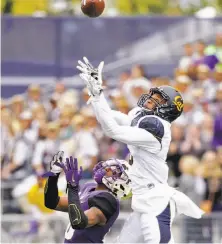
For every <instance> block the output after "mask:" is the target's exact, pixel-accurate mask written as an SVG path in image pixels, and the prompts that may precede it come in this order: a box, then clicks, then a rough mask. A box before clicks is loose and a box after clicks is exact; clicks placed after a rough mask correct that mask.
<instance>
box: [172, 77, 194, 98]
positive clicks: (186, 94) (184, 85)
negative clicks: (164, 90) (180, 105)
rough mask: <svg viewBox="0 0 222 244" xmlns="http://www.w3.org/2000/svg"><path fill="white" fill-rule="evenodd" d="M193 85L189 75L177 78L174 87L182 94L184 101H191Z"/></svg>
mask: <svg viewBox="0 0 222 244" xmlns="http://www.w3.org/2000/svg"><path fill="white" fill-rule="evenodd" d="M191 84H192V80H191V79H190V78H189V76H187V75H179V76H177V77H175V82H174V87H175V88H176V89H178V90H179V91H180V92H181V94H182V96H183V99H184V100H190V99H191V98H192V93H191Z"/></svg>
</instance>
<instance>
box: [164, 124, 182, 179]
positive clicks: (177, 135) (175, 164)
mask: <svg viewBox="0 0 222 244" xmlns="http://www.w3.org/2000/svg"><path fill="white" fill-rule="evenodd" d="M171 137H172V138H171V143H170V148H169V153H168V157H167V162H168V164H169V166H170V168H171V170H172V171H173V175H174V176H175V177H176V179H177V181H178V179H179V177H180V174H181V172H180V170H179V160H180V158H181V156H182V153H181V149H180V148H181V145H182V142H183V139H184V126H183V125H180V124H178V123H176V122H175V123H174V124H172V127H171Z"/></svg>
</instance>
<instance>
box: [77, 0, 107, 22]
mask: <svg viewBox="0 0 222 244" xmlns="http://www.w3.org/2000/svg"><path fill="white" fill-rule="evenodd" d="M104 8H105V2H104V0H82V3H81V9H82V12H83V13H84V14H85V15H87V16H89V17H90V18H96V17H98V16H100V15H101V14H102V13H103V10H104Z"/></svg>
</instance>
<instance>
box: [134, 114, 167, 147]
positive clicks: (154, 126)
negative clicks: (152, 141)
mask: <svg viewBox="0 0 222 244" xmlns="http://www.w3.org/2000/svg"><path fill="white" fill-rule="evenodd" d="M138 127H139V128H141V129H144V130H146V131H148V132H149V133H151V134H152V135H153V136H154V137H156V139H157V140H158V141H159V142H160V143H161V141H162V138H163V136H164V126H163V124H162V122H161V121H160V120H159V119H158V118H155V117H153V116H146V117H144V118H142V119H141V120H140V121H139V124H138Z"/></svg>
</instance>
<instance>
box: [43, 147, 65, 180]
mask: <svg viewBox="0 0 222 244" xmlns="http://www.w3.org/2000/svg"><path fill="white" fill-rule="evenodd" d="M63 155H64V152H63V151H59V152H58V153H56V154H55V155H54V156H53V159H52V161H51V162H50V171H49V172H47V173H45V174H43V177H49V176H56V174H58V173H61V172H62V168H61V167H59V166H58V164H60V163H62V161H63Z"/></svg>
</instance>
